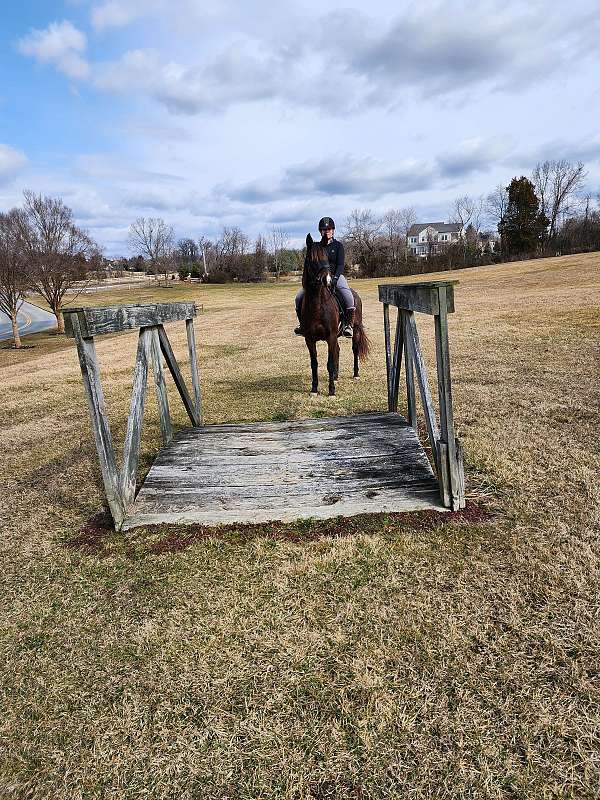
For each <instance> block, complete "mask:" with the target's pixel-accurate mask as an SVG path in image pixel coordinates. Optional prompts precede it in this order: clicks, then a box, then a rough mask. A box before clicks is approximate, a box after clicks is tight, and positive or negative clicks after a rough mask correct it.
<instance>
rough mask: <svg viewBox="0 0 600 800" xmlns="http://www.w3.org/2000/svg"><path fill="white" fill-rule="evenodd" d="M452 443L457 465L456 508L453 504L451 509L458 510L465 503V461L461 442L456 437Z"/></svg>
mask: <svg viewBox="0 0 600 800" xmlns="http://www.w3.org/2000/svg"><path fill="white" fill-rule="evenodd" d="M454 444H455V447H456V463H457V466H458V502H457V503H456V508H455V507H454V506H453V508H452V510H453V511H458V510H459V509H461V508H464V507H465V504H466V498H465V494H466V487H465V462H464V456H463V448H462V444H461V443H460V441H459V440H458V439H455V441H454Z"/></svg>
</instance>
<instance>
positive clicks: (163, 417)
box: [151, 327, 173, 445]
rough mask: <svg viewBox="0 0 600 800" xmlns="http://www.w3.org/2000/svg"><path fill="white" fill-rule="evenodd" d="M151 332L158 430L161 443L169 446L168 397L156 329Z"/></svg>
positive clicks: (171, 433)
mask: <svg viewBox="0 0 600 800" xmlns="http://www.w3.org/2000/svg"><path fill="white" fill-rule="evenodd" d="M151 331H152V345H151V347H152V371H153V373H154V385H155V386H156V400H157V402H158V416H159V419H160V430H161V433H162V439H163V443H164V444H165V445H167V444H169V442H170V441H171V439H172V438H173V428H172V425H171V414H170V412H169V396H168V394H167V384H166V383H165V374H164V369H163V362H162V353H161V350H160V340H159V338H158V327H154V328H151Z"/></svg>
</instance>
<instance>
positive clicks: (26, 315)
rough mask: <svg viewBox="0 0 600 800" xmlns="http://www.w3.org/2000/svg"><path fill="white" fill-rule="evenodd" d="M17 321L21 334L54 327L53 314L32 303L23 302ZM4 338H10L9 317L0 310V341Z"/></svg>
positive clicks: (24, 334) (54, 319)
mask: <svg viewBox="0 0 600 800" xmlns="http://www.w3.org/2000/svg"><path fill="white" fill-rule="evenodd" d="M18 321H19V333H20V334H21V336H27V335H28V334H29V333H39V332H40V331H47V330H52V328H56V317H55V316H54V314H51V313H50V312H49V311H44V309H43V308H38V306H34V305H33V303H23V305H22V306H21V310H20V311H19V316H18ZM6 339H12V325H11V324H10V318H9V317H7V316H6V314H3V313H2V312H1V311H0V342H2V341H5V340H6Z"/></svg>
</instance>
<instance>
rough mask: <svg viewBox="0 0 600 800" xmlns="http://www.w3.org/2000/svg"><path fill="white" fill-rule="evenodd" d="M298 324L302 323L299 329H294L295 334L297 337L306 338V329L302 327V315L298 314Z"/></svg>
mask: <svg viewBox="0 0 600 800" xmlns="http://www.w3.org/2000/svg"><path fill="white" fill-rule="evenodd" d="M298 322H299V323H300V324H299V325H298V327H297V328H294V333H295V334H296V336H304V328H303V327H302V320H301V319H300V314H298Z"/></svg>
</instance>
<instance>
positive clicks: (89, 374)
mask: <svg viewBox="0 0 600 800" xmlns="http://www.w3.org/2000/svg"><path fill="white" fill-rule="evenodd" d="M73 335H74V337H75V342H76V344H77V355H78V356H79V366H80V367H81V375H82V377H83V386H84V389H85V395H86V399H87V402H88V409H89V412H90V420H91V423H92V431H93V433H94V440H95V442H96V451H97V453H98V460H99V461H100V472H101V474H102V482H103V484H104V491H105V494H106V500H107V502H108V507H109V509H110V513H111V515H112V518H113V521H114V523H115V527H116V528H117V530H119V529H120V528H121V525H122V523H123V520H124V517H125V509H124V505H123V498H122V496H121V492H120V481H119V471H118V469H117V465H116V462H115V452H114V447H113V443H112V435H111V432H110V425H109V422H108V416H107V414H106V405H105V402H104V392H103V391H102V383H101V381H100V370H99V368H98V359H97V357H96V347H95V345H94V340H93V339H91V338H84V337H83V336H82V333H81V328H80V325H79V320H78V319H77V318H76V317H75V319H74V321H73Z"/></svg>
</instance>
